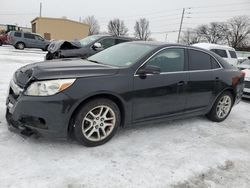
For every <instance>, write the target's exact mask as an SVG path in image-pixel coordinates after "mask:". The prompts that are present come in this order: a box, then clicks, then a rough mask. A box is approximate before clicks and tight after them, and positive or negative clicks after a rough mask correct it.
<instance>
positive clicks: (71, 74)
mask: <svg viewBox="0 0 250 188" xmlns="http://www.w3.org/2000/svg"><path fill="white" fill-rule="evenodd" d="M118 70H119V69H118V68H117V67H112V66H108V65H103V64H98V63H93V62H90V61H88V60H83V59H59V60H52V61H44V62H39V63H33V64H29V65H26V66H24V67H21V68H20V69H18V70H17V71H16V73H15V77H14V78H15V81H16V83H17V84H18V85H20V86H21V87H25V85H27V83H28V82H30V81H31V80H49V79H64V78H84V77H96V76H109V75H113V74H116V73H117V72H118Z"/></svg>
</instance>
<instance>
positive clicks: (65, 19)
mask: <svg viewBox="0 0 250 188" xmlns="http://www.w3.org/2000/svg"><path fill="white" fill-rule="evenodd" d="M39 19H43V20H55V21H68V22H72V23H76V24H81V25H85V26H88V27H89V25H88V24H85V23H82V22H77V21H74V20H69V19H67V18H51V17H36V18H35V19H33V20H31V23H33V22H35V21H36V20H39Z"/></svg>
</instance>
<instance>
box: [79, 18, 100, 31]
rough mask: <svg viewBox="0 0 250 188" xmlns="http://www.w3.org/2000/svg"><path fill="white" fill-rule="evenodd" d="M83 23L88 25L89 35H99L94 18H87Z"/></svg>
mask: <svg viewBox="0 0 250 188" xmlns="http://www.w3.org/2000/svg"><path fill="white" fill-rule="evenodd" d="M83 23H86V24H88V25H89V35H95V34H99V33H100V25H99V23H98V21H97V19H95V17H94V16H88V17H86V18H85V19H84V21H83Z"/></svg>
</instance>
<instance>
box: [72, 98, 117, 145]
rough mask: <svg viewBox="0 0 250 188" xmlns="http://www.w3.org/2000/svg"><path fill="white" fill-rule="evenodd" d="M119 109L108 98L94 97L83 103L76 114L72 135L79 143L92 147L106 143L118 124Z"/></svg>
mask: <svg viewBox="0 0 250 188" xmlns="http://www.w3.org/2000/svg"><path fill="white" fill-rule="evenodd" d="M120 122H121V117H120V110H119V108H118V106H117V105H116V103H114V102H113V101H111V100H109V99H105V98H104V99H95V100H92V101H90V102H88V103H87V104H85V105H84V106H83V107H82V108H81V109H80V110H79V112H78V114H77V115H76V121H75V124H74V135H75V138H76V140H77V141H78V142H80V143H81V144H83V145H85V146H88V147H93V146H98V145H102V144H104V143H106V142H107V141H109V140H110V139H111V138H112V137H113V136H114V135H115V133H116V131H117V129H118V127H119V126H120Z"/></svg>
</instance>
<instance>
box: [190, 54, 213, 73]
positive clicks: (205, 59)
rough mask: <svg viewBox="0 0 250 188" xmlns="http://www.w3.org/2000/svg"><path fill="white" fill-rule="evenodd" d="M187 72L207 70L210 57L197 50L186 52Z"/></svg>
mask: <svg viewBox="0 0 250 188" xmlns="http://www.w3.org/2000/svg"><path fill="white" fill-rule="evenodd" d="M188 52H189V53H188V56H189V70H209V69H211V68H212V66H211V56H210V55H208V54H206V53H204V52H201V51H197V50H188Z"/></svg>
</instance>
